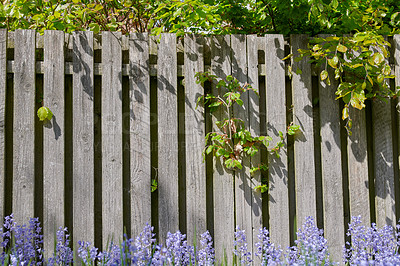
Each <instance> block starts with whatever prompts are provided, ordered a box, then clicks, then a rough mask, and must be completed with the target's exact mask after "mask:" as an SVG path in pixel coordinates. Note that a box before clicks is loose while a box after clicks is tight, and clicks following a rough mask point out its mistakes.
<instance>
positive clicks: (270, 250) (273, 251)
mask: <svg viewBox="0 0 400 266" xmlns="http://www.w3.org/2000/svg"><path fill="white" fill-rule="evenodd" d="M257 237H258V240H259V241H258V242H257V243H256V244H255V246H256V248H257V250H256V251H255V255H256V256H257V257H258V258H259V259H260V260H261V263H262V265H280V264H281V259H282V254H283V251H282V249H281V248H280V247H278V248H276V247H275V245H274V244H272V243H271V240H270V238H269V232H268V230H267V229H266V228H260V231H259V233H258V235H257Z"/></svg>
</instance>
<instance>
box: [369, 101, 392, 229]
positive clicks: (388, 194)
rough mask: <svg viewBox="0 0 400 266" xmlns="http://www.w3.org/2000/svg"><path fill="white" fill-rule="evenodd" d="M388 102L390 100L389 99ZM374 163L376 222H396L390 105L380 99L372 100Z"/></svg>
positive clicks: (389, 223) (381, 224) (381, 223)
mask: <svg viewBox="0 0 400 266" xmlns="http://www.w3.org/2000/svg"><path fill="white" fill-rule="evenodd" d="M389 102H390V100H389ZM372 123H373V126H372V127H373V142H374V165H375V204H376V224H377V225H378V227H381V226H383V225H386V224H388V225H392V226H395V224H396V213H395V192H394V169H393V150H392V121H391V105H390V104H389V103H386V102H383V101H381V100H378V99H376V100H374V101H373V102H372Z"/></svg>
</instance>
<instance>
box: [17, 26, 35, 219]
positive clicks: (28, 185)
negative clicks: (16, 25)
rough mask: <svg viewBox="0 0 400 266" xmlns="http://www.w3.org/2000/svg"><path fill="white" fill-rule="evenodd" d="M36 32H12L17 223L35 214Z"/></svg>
mask: <svg viewBox="0 0 400 266" xmlns="http://www.w3.org/2000/svg"><path fill="white" fill-rule="evenodd" d="M35 35H36V32H35V31H34V30H17V31H15V50H14V58H15V59H14V61H15V70H14V127H13V128H14V130H13V131H14V133H13V206H12V209H13V213H14V215H15V220H16V222H19V223H27V222H28V219H29V218H30V217H33V216H34V201H35V115H36V114H35V113H36V112H35V80H36V79H35Z"/></svg>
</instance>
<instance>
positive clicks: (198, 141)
mask: <svg viewBox="0 0 400 266" xmlns="http://www.w3.org/2000/svg"><path fill="white" fill-rule="evenodd" d="M184 41H185V43H184V46H185V58H184V62H185V95H186V97H185V131H186V132H185V137H186V141H185V143H186V148H185V151H186V156H185V157H186V195H187V199H186V202H187V239H188V242H189V243H190V244H191V243H193V241H194V239H196V240H197V243H196V244H197V246H199V243H200V242H199V240H200V235H201V234H202V233H203V232H205V231H206V230H207V220H206V167H205V164H204V161H203V155H202V153H203V149H204V145H205V140H204V134H205V121H204V107H203V106H202V105H201V104H200V105H199V106H198V107H197V109H196V102H197V98H198V97H200V96H202V95H204V89H203V87H202V86H201V84H196V78H195V77H194V75H195V74H196V73H197V72H203V71H204V57H203V54H204V38H203V37H201V36H196V35H186V36H185V40H184Z"/></svg>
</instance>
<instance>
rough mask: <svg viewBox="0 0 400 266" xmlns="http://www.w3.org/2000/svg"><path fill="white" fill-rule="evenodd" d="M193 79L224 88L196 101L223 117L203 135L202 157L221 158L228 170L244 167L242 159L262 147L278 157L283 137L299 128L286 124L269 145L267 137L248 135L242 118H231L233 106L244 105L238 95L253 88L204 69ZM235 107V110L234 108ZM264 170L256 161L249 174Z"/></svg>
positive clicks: (284, 138) (248, 132)
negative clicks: (273, 142)
mask: <svg viewBox="0 0 400 266" xmlns="http://www.w3.org/2000/svg"><path fill="white" fill-rule="evenodd" d="M196 79H197V80H196V82H197V83H202V84H204V82H205V81H208V82H211V83H214V84H215V86H216V89H217V90H219V89H221V91H225V93H224V94H223V95H214V94H212V93H208V94H206V95H204V96H200V97H199V98H198V100H197V104H199V103H201V102H203V103H204V104H205V105H206V106H208V108H209V110H210V113H215V112H216V111H218V110H221V109H222V112H221V113H223V114H225V117H218V118H217V119H219V120H216V121H215V127H214V128H215V129H216V130H215V131H211V132H208V133H207V134H206V136H205V140H206V147H205V149H204V156H205V155H207V154H212V155H213V156H214V157H216V158H217V159H222V161H223V164H224V166H225V167H226V168H227V169H229V170H241V169H242V168H243V167H244V165H243V158H244V157H246V156H249V157H253V156H254V155H256V154H257V153H259V152H260V150H261V147H262V146H264V147H265V148H266V149H268V152H269V153H270V154H273V155H275V156H276V157H279V152H280V150H281V149H282V148H283V147H284V146H285V140H286V136H287V135H294V134H295V133H296V131H297V130H298V129H299V126H298V125H293V124H290V125H289V126H288V127H287V132H285V133H283V132H281V131H280V132H279V137H280V140H279V141H278V142H277V143H275V145H274V146H273V147H272V148H271V147H270V143H271V142H272V138H271V137H270V136H252V135H251V133H250V131H249V130H248V129H247V128H246V127H245V123H244V121H243V120H242V119H240V118H237V117H235V116H236V115H237V113H235V112H234V107H235V106H239V107H243V104H244V103H243V100H242V99H241V96H242V94H243V93H245V92H249V93H255V94H257V95H258V92H257V91H256V90H254V89H253V88H252V87H251V86H250V85H249V84H247V83H246V84H244V85H241V84H240V83H239V81H238V80H237V79H236V78H234V77H232V76H231V75H229V76H227V77H226V78H225V79H220V78H218V77H217V76H215V75H211V74H210V73H208V72H205V73H203V72H199V73H197V74H196ZM235 110H236V111H237V109H235ZM267 169H268V166H267V165H266V164H263V163H260V164H259V165H255V166H251V167H250V174H251V175H252V176H253V175H254V173H255V172H257V171H260V170H267ZM267 188H268V185H267V184H266V183H265V182H264V183H263V184H262V185H260V186H257V187H255V189H256V190H260V191H261V192H265V191H267Z"/></svg>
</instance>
